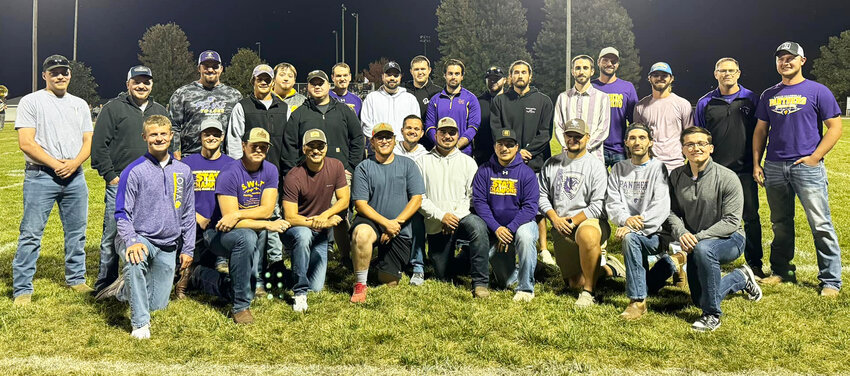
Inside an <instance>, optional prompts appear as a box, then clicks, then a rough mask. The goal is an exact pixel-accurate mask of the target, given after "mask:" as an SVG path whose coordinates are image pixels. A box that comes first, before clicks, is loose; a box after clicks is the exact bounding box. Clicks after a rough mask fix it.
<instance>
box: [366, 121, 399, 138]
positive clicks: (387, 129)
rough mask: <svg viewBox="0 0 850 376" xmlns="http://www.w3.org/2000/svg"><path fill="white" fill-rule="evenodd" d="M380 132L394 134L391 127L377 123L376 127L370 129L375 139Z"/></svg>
mask: <svg viewBox="0 0 850 376" xmlns="http://www.w3.org/2000/svg"><path fill="white" fill-rule="evenodd" d="M381 132H390V133H392V134H395V131H394V130H393V126H392V125H389V124H387V123H378V125H376V126H375V127H374V128H372V137H375V135H376V134H378V133H381Z"/></svg>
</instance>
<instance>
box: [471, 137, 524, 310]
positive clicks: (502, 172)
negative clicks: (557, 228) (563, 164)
mask: <svg viewBox="0 0 850 376" xmlns="http://www.w3.org/2000/svg"><path fill="white" fill-rule="evenodd" d="M517 139H518V138H517V134H516V132H515V131H514V130H513V129H500V130H499V133H496V144H495V145H494V146H493V148H494V150H495V155H494V156H493V158H492V159H490V161H489V162H487V163H485V164H484V165H483V166H481V167H480V168H479V169H478V172H476V173H475V178H473V181H472V208H473V209H474V210H475V214H477V215H478V216H479V217H481V219H483V220H484V223H486V224H487V229H488V230H489V238H490V263H491V266H492V267H493V275H494V277H495V279H496V281H495V282H496V284H497V286H498V287H501V288H504V287H507V286H510V285H512V284H514V283H516V284H517V285H516V293H515V294H514V301H515V302H519V301H523V302H530V301H531V300H532V299H534V269H535V268H536V267H537V251H536V250H535V246H534V245H535V243H536V242H537V236H538V231H537V222H535V221H534V216H535V214H537V208H538V206H537V201H538V199H539V198H540V187H539V186H538V185H537V178H535V176H534V171H532V170H531V168H530V167H528V166H527V165H526V164H525V163H524V161H523V158H522V157H521V156H520V155H519V151H520V148H519V144H518V143H517Z"/></svg>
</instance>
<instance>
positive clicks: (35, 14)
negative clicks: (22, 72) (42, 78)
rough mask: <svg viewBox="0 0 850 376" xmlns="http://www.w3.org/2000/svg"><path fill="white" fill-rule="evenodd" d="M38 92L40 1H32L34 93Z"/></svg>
mask: <svg viewBox="0 0 850 376" xmlns="http://www.w3.org/2000/svg"><path fill="white" fill-rule="evenodd" d="M36 90H38V0H32V91H33V92H35V91H36Z"/></svg>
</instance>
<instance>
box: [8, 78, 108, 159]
mask: <svg viewBox="0 0 850 376" xmlns="http://www.w3.org/2000/svg"><path fill="white" fill-rule="evenodd" d="M21 128H35V142H36V143H37V144H38V145H39V146H41V148H42V149H44V151H45V152H46V153H47V154H49V155H50V156H51V157H53V158H56V159H74V158H76V157H77V155H78V154H80V150H81V149H82V148H83V133H86V132H93V131H94V127H92V122H91V112H90V111H89V106H88V104H86V101H84V100H82V99H80V98H79V97H76V96H74V95H72V94H70V93H65V95H63V96H62V97H61V98H60V97H57V96H55V95H53V94H52V93H50V92H48V91H47V90H44V89H42V90H39V91H36V92H34V93H30V94H27V95H25V96H24V97H23V98H21V102H20V103H18V115H17V119H16V120H15V129H21ZM24 159H26V161H27V162H29V163H36V164H37V162H35V161H34V160H32V159H31V158H30V157H29V156H28V155H26V154H24Z"/></svg>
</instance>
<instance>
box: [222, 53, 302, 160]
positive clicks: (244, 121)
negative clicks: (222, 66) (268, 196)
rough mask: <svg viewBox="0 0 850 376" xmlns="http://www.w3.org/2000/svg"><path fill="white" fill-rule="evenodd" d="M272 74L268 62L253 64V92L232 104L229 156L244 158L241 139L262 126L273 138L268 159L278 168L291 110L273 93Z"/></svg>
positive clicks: (228, 137) (228, 144)
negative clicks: (284, 131)
mask: <svg viewBox="0 0 850 376" xmlns="http://www.w3.org/2000/svg"><path fill="white" fill-rule="evenodd" d="M272 77H274V71H273V70H272V67H270V66H268V65H266V64H260V65H257V66H256V67H254V71H253V73H252V74H251V85H252V86H253V87H254V92H253V95H248V96H246V97H245V98H242V100H240V101H239V103H237V104H236V106H234V107H233V112H232V113H231V115H230V122H229V126H228V127H227V132H228V134H227V155H229V156H230V157H232V158H234V159H239V158H242V141H244V139H245V137H246V135H248V134H249V133H251V129H253V128H256V127H260V128H263V129H265V130H266V131H267V132H269V134H270V135H271V140H272V145H271V148H270V149H269V155H268V158H266V160H267V161H269V162H271V164H273V165H275V167H277V168H278V169H279V168H280V158H281V155H282V154H281V153H282V152H283V130H284V127H285V126H286V119H288V118H289V113H288V110H287V107H288V106H287V105H286V103H284V102H283V100H281V99H280V97H278V96H276V95H273V94H272Z"/></svg>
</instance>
